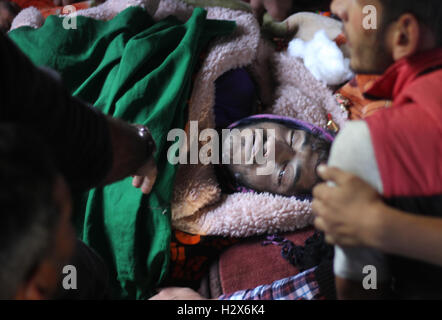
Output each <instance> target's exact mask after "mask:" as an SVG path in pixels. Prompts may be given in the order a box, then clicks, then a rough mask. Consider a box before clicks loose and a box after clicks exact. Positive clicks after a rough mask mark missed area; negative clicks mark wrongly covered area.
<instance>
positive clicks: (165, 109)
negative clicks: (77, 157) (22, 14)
mask: <svg viewBox="0 0 442 320" xmlns="http://www.w3.org/2000/svg"><path fill="white" fill-rule="evenodd" d="M62 21H63V18H59V17H56V16H50V17H49V18H48V19H47V20H46V22H45V24H44V25H43V26H42V27H41V28H39V29H36V30H34V29H31V28H29V27H23V28H19V29H16V30H14V31H12V32H11V33H9V36H10V38H11V39H12V40H13V41H14V42H15V43H16V44H17V45H18V46H19V47H20V49H22V51H24V52H25V53H26V54H27V55H28V56H29V57H30V59H31V60H32V61H33V62H34V63H35V64H36V65H40V66H42V65H43V66H48V67H51V68H53V69H55V70H57V71H58V72H59V73H60V74H61V75H62V77H63V80H64V82H65V85H66V86H67V88H68V89H69V90H70V91H71V92H72V94H73V95H74V96H77V97H80V98H82V99H83V100H85V101H88V102H90V103H92V104H94V106H95V107H96V108H98V109H100V110H101V111H103V112H104V113H107V114H109V115H112V116H114V117H119V118H122V119H124V120H126V121H128V122H131V123H139V124H144V125H146V126H148V127H149V128H150V130H151V132H152V135H153V137H154V139H155V142H156V144H157V152H156V154H155V158H156V161H157V164H158V170H159V174H158V177H157V181H156V183H155V186H154V188H153V191H152V193H151V194H150V195H149V196H145V195H142V193H141V191H140V190H139V189H136V188H134V187H133V186H132V185H131V181H132V179H131V177H128V178H127V179H124V180H123V181H120V182H117V183H114V184H112V185H109V186H106V187H104V188H96V189H93V190H91V191H90V192H88V193H87V194H86V195H83V196H82V197H78V198H79V199H78V201H77V202H76V203H75V212H74V217H75V223H76V227H77V231H78V233H79V237H80V238H81V239H82V240H83V241H85V242H86V243H87V244H88V245H90V246H91V247H92V248H94V249H95V250H96V251H97V252H98V253H99V254H100V255H101V256H102V257H103V258H104V259H105V261H106V262H107V264H108V266H109V267H110V274H111V282H112V287H113V293H114V297H115V298H123V299H144V298H148V297H150V296H151V295H152V294H153V293H154V289H155V288H156V287H158V286H159V285H160V283H161V282H162V280H164V279H165V277H166V276H167V272H168V266H169V258H170V239H171V222H170V215H171V213H170V202H171V197H172V191H173V183H174V177H175V173H176V169H177V168H176V166H173V165H171V164H170V163H169V162H168V161H167V149H168V147H169V146H170V145H171V144H172V143H173V142H168V141H167V133H168V132H169V130H170V129H172V128H184V125H185V121H186V115H187V111H186V108H187V100H188V98H189V96H190V90H191V86H192V85H191V81H192V74H193V72H194V71H195V68H196V65H197V63H198V60H199V55H200V52H201V50H202V49H203V48H204V47H205V46H206V45H207V44H208V42H209V40H211V39H212V38H214V37H215V36H220V35H227V34H230V33H231V32H232V31H233V30H234V28H235V23H234V22H228V21H213V20H206V11H205V10H203V9H200V8H197V9H195V10H194V12H193V15H192V17H191V18H190V19H189V20H188V21H187V22H186V23H182V22H180V21H178V20H177V19H176V18H174V17H168V18H166V19H164V20H162V21H160V22H157V23H155V22H154V21H153V19H152V18H151V17H150V16H149V14H148V13H147V12H146V11H145V10H143V9H141V8H135V7H132V8H128V9H126V10H125V11H123V12H121V13H120V14H119V15H117V16H116V17H115V18H113V19H112V20H110V21H97V20H94V19H90V18H85V17H78V18H77V29H70V30H65V29H64V28H63V27H62ZM61 121H63V120H62V119H61Z"/></svg>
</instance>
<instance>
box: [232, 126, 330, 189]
mask: <svg viewBox="0 0 442 320" xmlns="http://www.w3.org/2000/svg"><path fill="white" fill-rule="evenodd" d="M239 130H240V132H241V134H242V135H243V133H245V132H248V133H250V134H251V135H252V136H253V138H252V139H251V141H252V143H248V139H244V138H242V139H240V140H237V141H235V139H230V136H227V137H226V138H225V139H224V140H223V152H225V151H224V150H228V152H229V156H230V159H231V160H233V159H235V158H236V159H241V162H240V163H239V164H237V163H236V162H235V161H230V164H228V165H226V166H227V168H228V170H229V171H230V173H231V174H232V175H233V176H234V177H235V178H236V179H237V180H238V181H239V182H240V183H241V184H243V185H245V186H247V187H249V188H252V189H254V190H257V191H261V192H270V193H274V194H280V195H286V196H293V195H299V194H308V193H310V192H311V190H312V188H313V186H314V185H315V184H316V183H317V182H319V178H318V176H317V174H316V167H317V166H318V165H319V164H320V163H325V162H326V161H327V157H328V150H329V147H330V143H329V142H327V141H325V140H323V139H321V138H316V137H314V136H313V135H311V134H309V133H307V132H305V131H303V130H295V129H292V128H289V127H287V126H285V125H283V124H278V123H274V122H261V123H257V124H253V125H249V126H246V127H242V128H240V129H239ZM244 136H246V137H247V134H245V135H243V137H244ZM260 145H262V154H263V155H264V158H263V159H264V160H265V161H256V159H254V161H253V163H247V159H250V158H251V157H252V158H253V157H256V155H257V152H256V151H257V150H259V149H260V148H261V146H260ZM270 154H273V156H269V155H270ZM269 168H270V170H267V169H269ZM258 169H261V170H262V172H264V171H266V174H259V171H258Z"/></svg>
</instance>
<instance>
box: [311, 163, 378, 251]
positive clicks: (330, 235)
mask: <svg viewBox="0 0 442 320" xmlns="http://www.w3.org/2000/svg"><path fill="white" fill-rule="evenodd" d="M318 174H319V176H320V177H321V178H322V179H324V180H326V181H331V182H334V183H335V184H336V185H335V186H330V185H329V184H327V183H321V184H319V185H317V186H316V187H315V188H314V189H313V203H312V210H313V212H314V214H315V216H316V217H315V221H314V223H315V227H316V228H317V229H319V230H321V231H324V232H325V236H326V241H327V242H329V243H331V244H337V245H341V246H374V243H375V239H377V237H378V234H379V232H380V229H381V228H380V226H381V218H382V211H383V210H382V207H383V206H385V205H384V203H383V202H382V199H381V197H380V195H379V194H378V193H377V191H376V190H375V189H373V188H372V187H371V186H370V185H369V184H367V183H366V182H365V181H363V180H362V179H360V178H359V177H357V176H355V175H353V174H350V173H347V172H344V171H342V170H340V169H337V168H330V167H326V166H320V167H318Z"/></svg>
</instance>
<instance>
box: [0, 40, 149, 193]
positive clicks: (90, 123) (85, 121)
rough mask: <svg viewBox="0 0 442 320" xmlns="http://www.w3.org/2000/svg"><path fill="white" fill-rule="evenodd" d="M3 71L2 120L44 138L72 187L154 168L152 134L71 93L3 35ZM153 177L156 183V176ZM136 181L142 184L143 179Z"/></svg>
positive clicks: (0, 56) (0, 50) (0, 52)
mask: <svg viewBox="0 0 442 320" xmlns="http://www.w3.org/2000/svg"><path fill="white" fill-rule="evenodd" d="M0 69H1V70H2V72H1V74H0V77H2V78H3V81H2V86H1V87H0V97H1V108H0V121H2V122H12V123H14V122H16V123H21V124H23V125H26V126H28V127H29V128H31V129H32V130H34V131H35V132H36V134H38V135H40V136H41V137H42V138H44V139H45V140H46V141H47V143H48V145H49V146H50V147H51V149H52V151H53V156H54V158H55V162H56V164H57V166H58V167H59V170H60V171H61V172H62V173H63V175H64V176H65V177H66V179H67V181H68V182H69V184H70V186H71V187H72V188H73V189H75V190H84V189H87V188H90V187H93V186H97V185H100V184H104V183H110V182H114V181H116V180H119V179H122V178H124V177H126V176H129V175H136V174H146V172H147V171H148V170H147V169H148V168H146V164H148V163H149V164H150V166H151V167H152V155H153V152H154V148H150V150H149V145H152V144H151V143H150V142H152V141H153V140H152V137H151V136H150V135H145V136H144V137H142V136H140V135H139V134H138V129H137V128H135V127H134V126H131V125H129V124H126V123H124V122H123V121H120V120H116V119H112V118H110V117H107V116H105V115H103V114H102V113H101V112H99V111H98V110H96V109H95V108H93V107H90V106H88V105H86V104H85V103H84V102H82V101H81V100H79V99H77V98H75V97H72V96H71V95H70V94H69V93H68V92H67V91H66V89H65V88H64V87H63V86H62V84H61V80H60V79H57V78H56V76H54V75H53V74H51V73H50V72H45V71H43V70H41V69H38V68H36V67H35V66H34V65H33V64H32V63H31V62H30V61H29V59H27V57H25V55H24V54H23V53H21V52H20V50H19V49H18V48H17V47H16V46H15V45H14V44H13V43H12V42H11V41H10V40H9V39H8V38H7V37H5V36H3V35H0ZM149 180H150V181H151V182H152V177H151V179H149ZM134 182H138V183H137V184H136V186H138V185H139V186H142V185H143V182H144V181H142V183H141V184H140V183H139V181H134ZM134 184H135V183H134ZM143 189H144V190H147V188H143Z"/></svg>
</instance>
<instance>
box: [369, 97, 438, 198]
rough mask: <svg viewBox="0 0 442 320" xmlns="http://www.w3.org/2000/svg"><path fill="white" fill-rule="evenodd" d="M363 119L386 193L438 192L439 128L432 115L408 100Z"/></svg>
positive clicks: (421, 194)
mask: <svg viewBox="0 0 442 320" xmlns="http://www.w3.org/2000/svg"><path fill="white" fill-rule="evenodd" d="M439 108H440V107H439ZM366 121H367V124H368V127H369V129H370V135H371V138H372V142H373V147H374V151H375V156H376V160H377V163H378V167H379V171H380V175H381V179H382V184H383V187H384V195H385V196H386V197H391V196H428V195H434V194H441V193H442V130H441V126H440V123H436V122H435V121H436V120H435V118H434V117H433V116H432V115H430V114H429V113H428V112H425V111H424V110H423V108H421V107H420V106H419V105H417V104H415V103H408V104H405V105H402V106H400V107H393V108H391V109H387V110H384V111H380V112H378V113H376V114H374V115H373V116H371V117H368V118H367V119H366Z"/></svg>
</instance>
